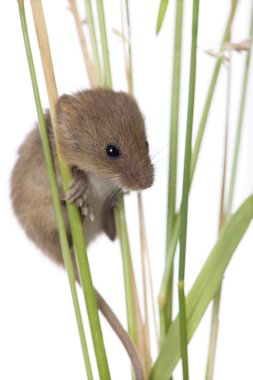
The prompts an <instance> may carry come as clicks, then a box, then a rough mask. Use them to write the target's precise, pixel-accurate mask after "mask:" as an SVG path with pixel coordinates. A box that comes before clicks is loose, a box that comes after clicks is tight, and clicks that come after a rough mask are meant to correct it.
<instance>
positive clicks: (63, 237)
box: [19, 1, 93, 380]
mask: <svg viewBox="0 0 253 380" xmlns="http://www.w3.org/2000/svg"><path fill="white" fill-rule="evenodd" d="M19 13H20V21H21V26H22V32H23V38H24V43H25V49H26V55H27V61H28V65H29V70H30V76H31V82H32V87H33V93H34V99H35V103H36V109H37V114H38V122H39V129H40V135H41V141H42V146H43V151H44V157H45V163H46V166H47V171H48V177H49V183H50V186H51V191H52V198H53V204H54V209H55V215H56V220H57V224H58V229H59V237H60V244H61V249H62V254H63V259H64V265H65V268H66V270H67V273H68V279H69V285H70V290H71V295H72V300H73V305H74V310H75V315H76V321H77V326H78V331H79V337H80V341H81V347H82V353H83V358H84V363H85V367H86V373H87V378H88V379H89V380H93V374H92V369H91V364H90V358H89V351H88V347H87V343H86V338H85V333H84V328H83V322H82V316H81V310H80V306H79V301H78V296H77V291H76V282H75V274H74V269H73V264H72V259H71V252H70V248H69V243H68V238H67V233H66V228H65V222H64V217H63V214H62V208H61V201H60V194H59V190H58V186H57V180H56V176H55V172H54V163H53V157H52V153H51V150H50V144H49V141H48V136H47V129H46V123H45V119H44V114H43V109H42V105H41V100H40V94H39V88H38V83H37V78H36V72H35V67H34V62H33V56H32V51H31V45H30V40H29V34H28V29H27V23H26V15H25V8H24V1H22V2H19Z"/></svg>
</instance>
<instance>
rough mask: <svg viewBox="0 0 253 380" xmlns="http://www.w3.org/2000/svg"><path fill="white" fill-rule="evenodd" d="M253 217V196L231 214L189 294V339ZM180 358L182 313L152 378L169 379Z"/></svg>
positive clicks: (164, 347)
mask: <svg viewBox="0 0 253 380" xmlns="http://www.w3.org/2000/svg"><path fill="white" fill-rule="evenodd" d="M252 218H253V196H250V197H249V198H248V199H247V200H246V201H245V202H244V203H243V204H242V206H241V207H240V208H239V209H238V210H237V212H236V213H235V214H234V215H233V216H231V218H230V220H229V222H228V223H227V225H226V226H225V227H224V230H223V232H222V233H221V235H220V237H219V239H218V241H217V243H216V244H215V246H214V248H213V250H212V251H211V253H210V255H209V256H208V258H207V260H206V263H205V264H204V266H203V268H202V270H201V271H200V273H199V275H198V277H197V279H196V281H195V283H194V285H193V287H192V289H191V290H190V292H189V294H188V296H187V298H186V309H187V329H188V342H189V341H190V339H191V338H192V336H193V334H194V332H195V331H196V329H197V327H198V325H199V323H200V321H201V319H202V317H203V315H204V313H205V311H206V309H207V306H208V304H209V302H210V301H211V300H212V298H213V297H214V295H215V293H216V292H217V290H218V289H219V287H220V284H221V281H222V278H223V274H224V272H225V270H226V268H227V266H228V264H229V262H230V260H231V258H232V256H233V253H234V252H235V250H236V248H237V246H238V244H239V243H240V241H241V239H242V238H243V236H244V234H245V232H246V230H247V228H248V226H249V224H250V221H251V219H252ZM179 359H180V341H179V317H178V316H177V318H176V319H175V320H174V321H173V323H172V324H171V326H170V329H169V332H168V334H167V336H166V338H165V341H164V344H163V346H162V348H161V352H160V355H159V357H158V359H157V361H156V363H155V365H154V367H153V370H152V372H151V377H150V379H151V380H160V379H163V380H166V379H169V378H170V376H171V374H172V371H173V369H174V368H175V366H176V364H177V363H178V361H179Z"/></svg>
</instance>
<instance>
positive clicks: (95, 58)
mask: <svg viewBox="0 0 253 380" xmlns="http://www.w3.org/2000/svg"><path fill="white" fill-rule="evenodd" d="M85 10H86V18H87V25H88V29H89V35H90V41H91V48H92V56H93V61H94V64H95V67H96V72H97V77H98V82H99V83H101V82H102V72H101V64H100V58H99V53H98V44H97V36H96V30H95V23H94V17H93V10H92V5H91V0H85Z"/></svg>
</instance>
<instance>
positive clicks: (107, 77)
mask: <svg viewBox="0 0 253 380" xmlns="http://www.w3.org/2000/svg"><path fill="white" fill-rule="evenodd" d="M97 8H98V20H99V28H100V37H101V44H102V52H103V60H104V79H103V83H104V87H108V88H111V87H112V76H111V67H110V58H109V49H108V42H107V33H106V24H105V13H104V5H103V0H97Z"/></svg>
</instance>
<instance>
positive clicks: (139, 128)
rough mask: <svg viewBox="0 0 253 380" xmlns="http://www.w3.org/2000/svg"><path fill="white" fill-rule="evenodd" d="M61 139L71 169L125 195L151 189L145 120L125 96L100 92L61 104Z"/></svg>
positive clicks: (65, 97)
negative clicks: (111, 185)
mask: <svg viewBox="0 0 253 380" xmlns="http://www.w3.org/2000/svg"><path fill="white" fill-rule="evenodd" d="M56 134H57V136H56V137H57V141H58V144H59V147H60V150H61V153H62V155H63V158H64V159H65V160H66V162H67V163H68V164H69V165H70V166H77V167H79V168H80V169H83V170H85V171H90V172H93V173H94V174H96V175H98V176H101V177H103V178H108V179H109V180H112V181H113V182H114V183H115V185H116V186H118V187H120V188H123V189H126V190H141V189H145V188H147V187H150V186H151V185H152V183H153V177H154V169H153V165H152V164H151V161H150V157H149V146H148V142H147V137H146V132H145V125H144V120H143V117H142V115H141V112H140V110H139V108H138V105H137V103H136V102H135V100H134V99H133V98H132V97H131V96H129V95H127V94H126V93H123V92H114V91H111V90H103V89H96V90H88V91H82V92H78V93H77V94H75V95H74V96H68V95H63V96H62V97H61V98H60V99H59V101H58V104H57V130H56Z"/></svg>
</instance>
